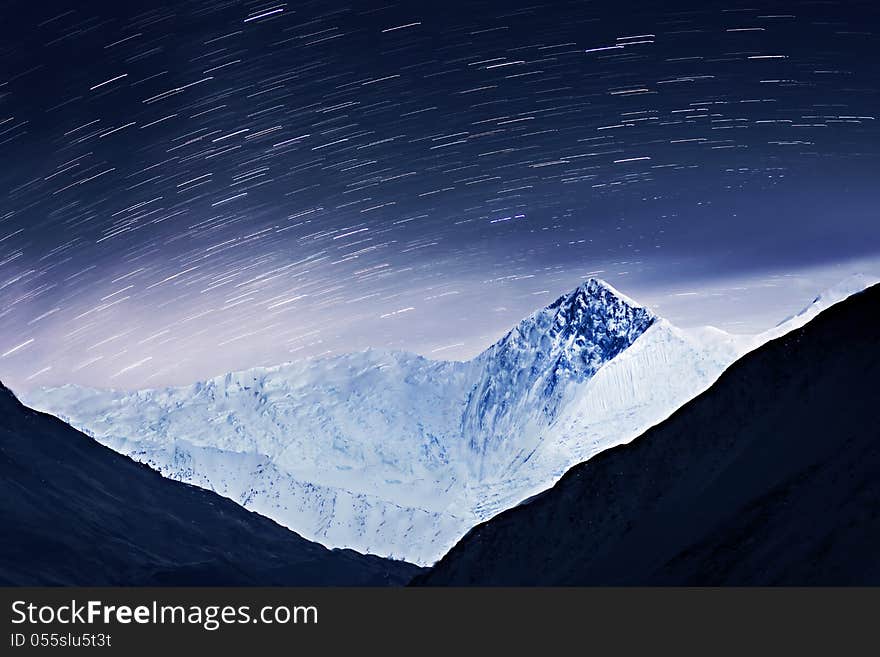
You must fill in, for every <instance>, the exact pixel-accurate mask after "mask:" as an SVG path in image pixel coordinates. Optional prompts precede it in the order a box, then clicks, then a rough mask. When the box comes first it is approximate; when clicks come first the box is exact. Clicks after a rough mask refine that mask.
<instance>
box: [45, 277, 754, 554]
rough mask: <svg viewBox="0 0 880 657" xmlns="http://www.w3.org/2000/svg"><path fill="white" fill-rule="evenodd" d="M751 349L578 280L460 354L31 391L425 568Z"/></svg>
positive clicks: (191, 473)
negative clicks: (499, 334) (160, 384)
mask: <svg viewBox="0 0 880 657" xmlns="http://www.w3.org/2000/svg"><path fill="white" fill-rule="evenodd" d="M748 347H749V344H746V343H744V342H743V341H741V340H738V339H736V338H734V337H733V336H730V335H728V334H726V333H724V332H722V331H718V330H717V329H708V328H707V329H701V330H695V331H683V330H679V329H677V328H675V327H674V326H672V325H670V324H669V323H668V322H665V321H663V320H660V319H658V318H657V317H655V316H654V315H653V314H652V313H650V311H648V310H646V309H645V308H642V307H640V306H639V305H638V304H636V303H635V302H633V301H631V300H630V299H627V298H626V297H624V296H623V295H621V294H620V293H618V292H616V291H615V290H614V289H613V288H611V287H610V286H608V285H607V284H605V283H604V282H601V281H597V280H590V281H588V282H586V283H584V284H583V285H582V286H580V287H579V288H577V289H576V290H574V291H573V292H571V293H569V294H566V295H564V296H562V297H560V298H559V299H558V300H557V301H556V302H555V303H553V304H551V305H550V306H548V307H547V308H545V309H543V310H539V311H537V312H536V313H534V314H533V315H531V316H530V317H528V318H526V319H524V320H523V321H522V322H521V323H520V324H519V325H517V326H516V327H515V328H514V329H513V330H511V331H510V333H508V334H507V335H506V336H505V337H504V338H502V339H501V340H500V341H499V342H498V343H497V344H495V345H493V346H492V347H490V348H489V349H488V350H486V351H485V352H484V353H482V354H480V355H479V356H478V357H476V358H475V359H473V360H471V361H469V362H464V363H462V362H439V361H431V360H427V359H425V358H422V357H420V356H416V355H413V354H408V353H402V352H387V351H376V350H370V351H366V352H362V353H356V354H349V355H345V356H339V357H333V358H327V359H321V360H312V361H306V362H300V363H294V364H287V365H282V366H279V367H273V368H258V369H253V370H247V371H244V372H237V373H232V374H227V375H225V376H220V377H216V378H213V379H210V380H208V381H204V382H199V383H196V384H194V385H192V386H187V387H181V388H168V389H162V390H143V391H137V392H125V391H113V390H92V389H85V388H79V387H76V386H65V387H62V388H56V389H46V390H41V391H35V392H33V393H31V394H30V395H29V396H28V402H29V403H30V404H31V405H32V406H34V407H36V408H39V409H42V410H45V411H48V412H50V413H53V414H55V415H57V416H59V417H61V418H63V419H64V420H66V421H68V422H69V423H71V424H72V425H74V426H75V427H77V428H80V429H81V430H83V431H85V432H87V433H89V434H90V435H92V436H94V437H95V438H96V439H97V440H98V441H99V442H101V443H104V444H106V445H108V446H110V447H111V448H113V449H116V450H118V451H120V452H122V453H125V454H128V455H130V456H132V457H133V458H135V459H137V460H140V461H142V462H145V463H148V464H149V465H151V466H152V467H154V468H156V469H157V470H159V471H160V472H162V474H164V475H166V476H168V477H171V478H173V479H178V480H180V481H185V482H188V483H192V484H195V485H198V486H202V487H205V488H209V489H211V490H214V491H216V492H218V493H220V494H222V495H225V496H227V497H229V498H231V499H233V500H235V501H237V502H239V503H240V504H242V505H244V506H245V507H247V508H249V509H253V510H255V511H258V512H260V513H262V514H264V515H267V516H269V517H271V518H273V519H275V520H277V521H278V522H280V523H281V524H284V525H286V526H287V527H290V528H291V529H294V530H295V531H297V532H298V533H300V534H302V535H303V536H305V537H307V538H309V539H313V540H316V541H318V542H321V543H324V544H326V545H329V546H332V547H351V548H354V549H356V550H359V551H361V552H369V553H374V554H380V555H385V556H394V557H399V558H405V559H407V560H409V561H413V562H416V563H420V564H428V563H431V562H433V561H434V560H436V559H437V558H439V557H440V556H441V555H442V554H444V553H445V551H446V550H447V549H448V548H449V547H451V545H452V544H454V543H455V542H456V540H458V538H460V536H461V535H462V534H463V533H464V532H465V531H466V530H467V529H469V528H470V527H471V526H472V525H474V524H475V523H477V522H479V521H481V520H484V519H486V518H488V517H490V516H491V515H494V514H495V513H497V512H498V511H501V510H503V509H505V508H507V507H509V506H512V505H515V504H517V503H518V502H520V501H522V500H523V499H525V498H526V497H528V496H530V495H532V494H534V493H537V492H539V491H541V490H544V489H546V488H548V487H549V486H551V485H552V484H554V483H555V482H556V480H557V479H558V478H559V476H561V474H562V473H563V472H565V471H566V470H567V469H568V468H569V467H571V466H572V465H573V464H575V463H577V462H580V461H583V460H585V459H586V458H589V456H591V455H592V454H595V453H596V452H598V451H601V450H603V449H606V448H608V447H611V446H613V445H616V444H620V443H623V442H628V441H629V440H631V439H633V438H634V437H636V436H637V435H639V434H640V433H642V431H643V430H644V429H645V428H646V427H648V426H651V425H653V424H656V423H657V422H659V421H661V420H663V419H665V418H666V417H667V416H668V415H669V414H670V413H672V412H673V411H674V410H675V409H677V408H678V407H679V406H681V404H683V403H684V402H685V401H687V400H689V399H690V398H692V397H693V396H695V395H696V394H698V393H699V392H701V391H702V390H704V389H705V388H707V387H708V386H709V385H711V384H712V383H713V382H714V381H715V379H716V378H717V377H718V376H719V375H720V374H721V372H722V371H723V370H724V369H725V368H726V367H727V366H728V365H729V364H730V363H732V362H733V361H734V360H736V358H738V357H739V356H740V355H741V354H742V353H744V352H745V350H746V349H747V348H748Z"/></svg>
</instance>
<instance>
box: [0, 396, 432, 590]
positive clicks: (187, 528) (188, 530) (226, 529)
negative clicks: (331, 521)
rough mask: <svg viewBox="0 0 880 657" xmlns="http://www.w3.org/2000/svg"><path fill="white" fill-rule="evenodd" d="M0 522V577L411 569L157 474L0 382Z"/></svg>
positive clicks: (306, 575) (332, 574)
mask: <svg viewBox="0 0 880 657" xmlns="http://www.w3.org/2000/svg"><path fill="white" fill-rule="evenodd" d="M0 527H3V532H2V534H0V585H28V586H35V585H80V586H84V585H88V586H104V585H109V586H116V585H264V586H266V585H387V584H400V583H402V582H404V581H406V580H408V579H409V578H410V577H411V576H412V575H413V574H414V573H415V572H417V570H418V569H417V568H416V567H415V566H412V565H411V564H407V563H403V562H394V561H389V560H385V559H380V558H378V557H372V556H364V555H360V554H357V553H355V552H352V551H331V550H328V549H327V548H325V547H323V546H321V545H318V544H317V543H312V542H310V541H307V540H305V539H303V538H302V537H300V536H298V535H296V534H294V533H293V532H290V531H288V530H287V529H285V528H283V527H281V526H280V525H277V524H275V523H274V522H273V521H271V520H269V519H267V518H264V517H262V516H259V515H257V514H255V513H251V512H249V511H246V510H245V509H243V508H242V507H241V506H239V505H237V504H235V503H233V502H231V501H230V500H227V499H224V498H222V497H220V496H218V495H215V494H214V493H211V492H208V491H205V490H202V489H199V488H195V487H192V486H187V485H185V484H181V483H179V482H176V481H170V480H168V479H164V478H163V477H161V476H160V475H159V474H158V473H156V472H154V471H153V470H151V469H150V468H147V467H146V466H143V465H141V464H139V463H136V462H134V461H132V460H131V459H129V458H127V457H125V456H121V455H119V454H117V453H115V452H113V451H111V450H110V449H108V448H106V447H104V446H102V445H99V444H98V443H96V442H95V441H94V440H92V439H91V438H89V437H87V436H84V435H83V434H81V433H80V432H78V431H76V430H75V429H73V428H72V427H70V426H68V425H66V424H64V423H63V422H61V421H60V420H58V419H57V418H54V417H51V416H49V415H44V414H42V413H38V412H36V411H33V410H31V409H29V408H26V407H25V406H23V405H21V404H20V403H19V402H18V400H17V399H16V398H15V397H14V396H13V395H12V393H11V392H9V390H7V389H6V388H5V387H3V386H2V384H0Z"/></svg>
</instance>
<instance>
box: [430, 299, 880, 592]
mask: <svg viewBox="0 0 880 657" xmlns="http://www.w3.org/2000/svg"><path fill="white" fill-rule="evenodd" d="M878 317H880V286H875V287H873V288H870V289H868V290H866V291H864V292H862V293H859V294H857V295H855V296H853V297H851V298H849V299H848V300H846V301H844V302H841V303H840V304H838V305H836V306H834V307H832V308H830V309H828V310H826V311H824V312H823V313H821V314H820V315H819V316H818V317H817V318H816V319H814V320H813V321H812V322H810V323H809V324H807V325H806V326H805V327H803V328H801V329H799V330H796V331H794V332H792V333H789V334H787V335H786V336H784V337H782V338H779V339H777V340H774V341H772V342H770V343H768V344H766V345H764V346H763V347H761V348H760V349H758V350H756V351H754V352H752V353H750V354H749V355H747V356H745V357H744V358H742V359H741V360H740V361H738V362H737V363H736V364H734V365H733V366H732V367H731V368H729V369H728V370H727V371H726V372H725V373H724V374H723V375H722V376H721V378H720V379H719V380H718V381H717V382H716V383H715V384H714V385H713V386H712V387H711V388H710V389H709V390H707V391H706V392H705V393H703V394H701V395H700V396H699V397H697V398H696V399H694V400H692V401H691V402H689V403H688V404H686V405H685V406H683V407H682V408H681V409H679V410H678V411H677V412H676V413H675V414H674V415H673V416H672V417H670V418H669V419H667V420H666V421H664V422H663V423H661V424H660V425H658V426H656V427H654V428H652V429H650V430H649V431H647V432H646V433H645V434H644V435H643V436H641V437H640V438H638V439H636V440H635V441H633V442H632V443H630V444H628V445H622V446H619V447H615V448H613V449H610V450H608V451H606V452H603V453H601V454H599V455H597V456H596V457H594V458H593V459H591V460H589V461H587V462H585V463H582V464H580V465H577V466H575V467H574V468H572V469H571V470H570V471H569V472H568V473H566V475H565V476H564V477H563V478H562V479H561V480H560V481H559V482H558V483H557V485H556V486H554V487H553V488H552V489H550V490H549V491H547V492H545V493H542V494H541V495H538V496H536V497H534V498H532V499H531V500H528V501H527V502H526V503H524V504H522V505H520V506H518V507H516V508H514V509H510V510H508V511H506V512H504V513H502V514H500V515H498V516H496V517H495V518H493V519H491V520H489V521H488V522H486V523H484V524H482V525H479V526H478V527H475V528H474V529H472V530H471V531H470V532H469V533H468V534H467V535H466V536H465V537H464V538H463V539H462V540H461V541H460V542H459V543H458V544H457V545H456V546H455V547H454V548H453V549H452V550H451V551H450V552H449V554H447V555H446V556H445V557H444V558H443V559H442V560H441V561H440V562H438V563H437V564H436V565H435V567H434V568H432V569H431V570H430V571H428V572H427V573H424V574H422V575H420V576H418V577H416V579H415V581H414V583H415V584H423V585H868V584H873V585H877V584H880V551H878V549H877V548H878V545H880V388H878V386H880V322H878Z"/></svg>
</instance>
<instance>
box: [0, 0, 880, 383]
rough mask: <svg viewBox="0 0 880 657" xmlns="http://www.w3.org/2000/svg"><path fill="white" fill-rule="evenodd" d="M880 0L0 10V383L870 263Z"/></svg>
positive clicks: (83, 375) (468, 324)
mask: <svg viewBox="0 0 880 657" xmlns="http://www.w3.org/2000/svg"><path fill="white" fill-rule="evenodd" d="M873 4H874V3H873V2H772V3H771V2H764V1H763V0H754V1H752V0H744V4H737V3H733V2H725V3H714V2H704V1H700V2H693V1H686V2H682V1H677V0H676V1H669V2H662V3H661V2H651V3H647V2H645V3H631V2H627V3H623V2H605V1H602V2H548V3H543V4H526V3H517V2H450V1H447V2H441V3H425V2H418V3H416V2H413V3H395V4H390V3H389V4H384V3H376V2H364V3H357V2H354V3H352V2H349V3H336V2H331V1H323V0H322V1H321V2H314V3H298V2H288V3H278V2H271V1H270V2H262V1H261V2H240V1H235V2H233V1H224V0H210V1H203V0H199V1H191V2H173V1H168V2H165V3H159V2H150V3H143V2H129V1H126V2H98V1H93V0H83V1H79V2H73V1H71V2H56V1H54V0H50V1H49V2H8V1H3V2H0V6H2V8H3V12H2V24H0V34H2V36H0V157H2V165H0V193H2V203H0V354H2V355H0V378H2V379H3V380H4V382H5V383H7V384H11V385H13V386H17V387H20V388H26V387H29V386H35V385H49V384H53V385H54V384H61V383H67V382H75V383H84V384H89V385H97V386H111V387H144V386H151V387H152V386H158V385H163V384H168V383H185V382H189V381H193V380H195V379H197V378H201V377H205V376H209V375H214V374H219V373H221V372H224V371H228V370H232V369H240V368H245V367H250V366H255V365H271V364H277V363H280V362H284V361H289V360H296V359H299V358H303V357H310V356H316V355H319V354H325V353H340V352H344V351H351V350H359V349H364V348H366V347H370V346H372V347H379V348H395V349H408V350H413V351H417V352H419V353H422V354H425V355H427V356H429V357H434V358H464V357H469V356H471V355H473V354H475V353H476V352H478V351H479V350H481V349H482V348H484V347H485V346H487V345H488V344H490V343H491V342H492V341H493V340H494V339H496V338H497V337H498V336H499V334H500V333H502V332H503V331H505V330H506V329H508V328H509V327H510V326H511V325H513V324H514V323H515V322H516V321H518V320H519V319H520V318H522V317H523V316H524V315H526V314H527V313H528V312H530V311H531V310H533V309H535V308H537V307H540V306H542V305H544V304H546V303H547V302H549V301H551V300H552V299H553V298H555V297H556V296H558V295H559V294H561V293H562V292H564V291H566V290H568V289H569V288H572V287H574V286H576V285H577V284H578V283H580V282H581V281H582V280H583V279H584V278H586V277H588V276H590V275H598V276H601V277H603V278H605V279H606V280H608V281H609V282H611V283H612V284H613V285H615V286H616V287H618V288H619V289H621V290H622V291H624V292H626V293H627V294H629V295H630V296H632V297H635V298H637V299H639V300H642V301H645V302H648V303H650V304H651V305H652V307H655V308H656V310H657V311H658V312H659V313H661V314H663V315H665V316H667V317H669V318H670V319H672V320H673V321H677V322H680V323H682V324H684V325H688V324H698V323H714V324H716V325H720V326H722V327H724V328H727V329H729V330H742V331H752V330H756V329H758V328H762V327H765V326H768V325H772V324H773V323H775V322H776V321H779V320H781V319H783V318H784V317H785V316H786V315H787V314H789V313H790V312H791V311H793V310H795V309H796V308H797V307H799V306H800V305H803V303H806V302H808V301H809V299H810V297H811V296H812V294H813V293H814V292H815V291H817V290H818V289H819V288H821V287H822V286H823V285H826V284H831V283H834V282H835V281H836V280H837V279H838V278H842V277H843V276H845V275H846V274H847V273H849V272H850V271H856V270H862V271H864V270H866V269H867V270H871V269H872V268H874V269H878V270H880V268H878V265H877V263H878V260H880V221H878V219H877V210H876V208H877V204H878V196H880V192H878V189H880V186H878V173H880V166H878V163H880V162H878V156H880V120H878V118H880V78H878V74H877V70H880V54H878V52H880V38H878V35H880V32H878V29H880V20H878V10H877V9H875V8H872V5H873Z"/></svg>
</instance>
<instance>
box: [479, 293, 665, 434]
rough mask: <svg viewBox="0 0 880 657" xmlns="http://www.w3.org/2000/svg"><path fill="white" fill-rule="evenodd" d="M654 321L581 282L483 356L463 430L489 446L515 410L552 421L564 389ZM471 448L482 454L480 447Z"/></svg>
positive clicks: (620, 298) (646, 312)
mask: <svg viewBox="0 0 880 657" xmlns="http://www.w3.org/2000/svg"><path fill="white" fill-rule="evenodd" d="M656 321H657V317H656V316H655V315H654V314H653V313H651V312H650V311H649V310H647V309H646V308H644V307H642V306H640V305H638V304H636V303H635V302H634V301H632V300H631V299H629V298H627V297H625V296H624V295H622V294H620V293H619V292H617V290H615V289H614V288H613V287H611V286H610V285H609V284H608V283H605V282H604V281H601V280H599V279H595V278H591V279H589V280H587V281H585V282H584V283H583V284H581V285H580V286H578V287H577V288H576V289H574V290H572V291H571V292H569V293H568V294H564V295H562V296H561V297H559V298H558V299H557V300H556V301H554V302H553V303H552V304H550V305H549V306H547V307H546V308H543V309H541V310H538V311H536V312H534V313H532V314H531V315H530V316H529V317H527V318H525V319H524V320H522V321H521V322H520V323H519V324H518V325H517V326H515V327H514V328H513V329H512V330H511V331H510V332H509V333H507V335H505V336H504V337H503V338H502V339H501V340H499V341H498V342H497V343H495V344H494V345H493V346H492V347H490V348H489V349H487V350H486V351H485V352H483V354H482V355H481V356H480V358H481V359H482V360H483V362H484V367H483V378H482V380H481V381H480V382H479V383H478V384H477V386H476V387H475V388H474V390H473V391H472V392H471V394H470V397H469V399H468V406H467V409H466V411H465V416H464V420H463V427H464V429H465V431H466V432H467V433H468V434H469V435H472V436H482V437H483V439H484V441H491V440H492V439H493V438H494V437H496V435H500V434H502V433H504V432H506V431H507V430H508V429H510V428H511V427H508V426H507V425H508V424H509V422H508V420H509V418H510V417H513V416H515V415H517V412H516V409H517V408H518V407H520V406H528V407H530V408H538V409H540V412H541V413H542V414H543V415H544V417H545V420H552V419H553V418H554V417H555V416H556V414H557V411H558V409H559V405H560V403H561V402H562V400H563V398H564V397H565V395H566V394H567V388H568V384H570V383H573V384H578V383H583V382H584V381H586V380H587V379H589V378H591V377H592V376H593V375H594V374H595V373H596V372H597V371H598V369H599V368H600V367H602V365H604V364H605V363H606V362H608V361H609V360H611V359H612V358H614V357H615V356H617V355H618V354H620V353H621V352H622V351H624V350H625V349H627V348H629V346H630V345H632V343H633V342H635V340H636V339H637V338H638V337H639V336H641V335H642V334H643V333H644V332H645V331H646V330H647V329H648V328H649V327H650V326H651V325H652V324H654V323H655V322H656ZM473 447H474V448H475V449H477V450H478V451H483V450H484V449H485V444H484V445H473Z"/></svg>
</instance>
